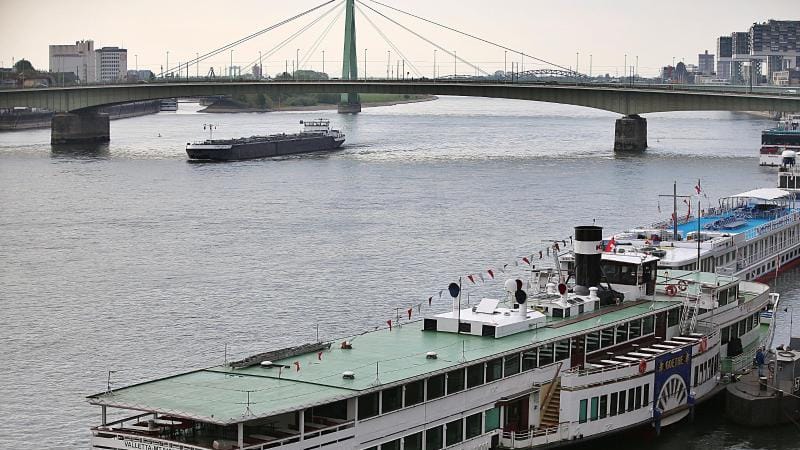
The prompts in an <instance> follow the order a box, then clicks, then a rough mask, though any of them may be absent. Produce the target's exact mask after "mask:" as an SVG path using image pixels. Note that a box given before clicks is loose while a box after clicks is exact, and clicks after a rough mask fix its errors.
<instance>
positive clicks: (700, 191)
mask: <svg viewBox="0 0 800 450" xmlns="http://www.w3.org/2000/svg"><path fill="white" fill-rule="evenodd" d="M694 191H695V192H697V195H698V196H700V194H702V193H703V188H701V187H700V180H697V186H695V187H694Z"/></svg>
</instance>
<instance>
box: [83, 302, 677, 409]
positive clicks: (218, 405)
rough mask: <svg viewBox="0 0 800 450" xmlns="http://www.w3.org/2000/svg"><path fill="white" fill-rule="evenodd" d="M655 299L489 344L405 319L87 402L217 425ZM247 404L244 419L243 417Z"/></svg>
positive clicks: (331, 397)
mask: <svg viewBox="0 0 800 450" xmlns="http://www.w3.org/2000/svg"><path fill="white" fill-rule="evenodd" d="M657 299H658V301H646V300H640V301H633V302H624V303H623V304H621V305H618V306H610V307H606V308H603V309H601V310H600V313H599V314H598V313H593V314H587V315H585V316H584V317H581V316H579V317H571V318H568V319H561V318H548V321H547V323H546V324H544V325H542V326H540V327H539V328H537V329H533V330H529V331H525V332H521V333H518V334H514V335H510V336H506V337H502V338H497V339H495V338H493V337H481V336H471V335H465V334H456V333H447V332H432V331H426V332H423V331H422V322H420V321H417V322H407V323H405V324H402V325H401V326H397V325H395V326H394V327H393V329H392V330H391V331H390V330H388V329H381V330H376V331H372V332H368V333H365V334H363V335H360V336H357V337H355V338H351V339H349V340H350V341H351V342H352V349H342V348H340V345H339V344H338V343H333V345H332V346H331V347H330V348H329V349H328V350H325V351H323V352H322V354H321V355H318V354H317V352H311V353H306V354H302V355H297V356H293V357H290V358H285V359H281V360H276V361H273V366H272V367H271V368H264V367H261V366H259V365H256V366H251V367H248V368H241V369H233V368H231V367H228V366H225V365H220V366H214V367H209V368H206V369H201V370H196V371H192V372H188V373H183V374H179V375H174V376H170V377H167V378H162V379H158V380H154V381H149V382H145V383H141V384H137V385H133V386H129V387H125V388H121V389H116V390H114V391H113V392H109V393H100V394H96V395H93V396H90V397H89V402H90V403H92V404H96V405H107V406H112V407H118V408H126V409H134V410H141V411H149V412H158V413H163V414H170V415H174V416H179V417H186V418H190V419H194V420H199V421H203V422H208V423H216V424H220V425H226V424H232V423H238V422H242V421H246V420H253V419H255V418H260V417H269V416H273V415H276V414H281V413H283V412H289V411H295V410H298V409H301V408H305V407H310V406H313V405H319V404H325V403H330V402H333V401H337V400H340V399H344V398H348V397H353V396H356V395H359V393H362V392H365V391H372V390H378V389H382V388H385V387H387V385H391V384H394V383H398V382H401V381H409V380H411V379H415V378H419V377H423V376H427V375H432V374H435V373H441V372H446V371H448V370H452V369H454V368H457V367H459V366H463V365H465V364H469V363H471V362H475V361H480V360H486V359H491V358H493V357H498V356H501V355H503V354H505V353H510V352H513V351H515V350H519V349H522V348H524V347H529V346H532V345H536V344H537V343H542V344H544V343H547V342H554V341H557V340H560V339H563V338H566V337H569V336H572V335H578V334H583V333H585V332H587V331H590V330H594V329H601V328H604V327H607V326H609V325H610V324H614V323H622V322H625V321H628V320H631V319H634V318H636V317H643V316H645V315H648V314H652V313H654V312H657V311H663V310H666V309H669V308H671V307H675V306H676V305H678V304H679V300H677V299H676V298H672V297H666V296H665V295H658V296H657ZM427 352H436V353H437V356H438V357H437V358H436V359H429V358H426V353H427ZM296 363H297V364H296ZM298 365H299V370H297V367H298ZM279 366H282V368H278V367H279ZM345 371H351V372H353V374H354V379H351V380H348V379H343V377H342V373H343V372H345ZM248 395H249V405H248ZM247 407H249V411H250V414H248V415H245V411H246V409H247Z"/></svg>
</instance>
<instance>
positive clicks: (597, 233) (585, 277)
mask: <svg viewBox="0 0 800 450" xmlns="http://www.w3.org/2000/svg"><path fill="white" fill-rule="evenodd" d="M602 245H603V227H597V226H593V225H590V226H580V227H575V288H574V289H573V292H575V293H576V294H578V295H589V288H590V287H597V286H599V285H600V258H601V256H600V255H601V253H602V250H601V249H602Z"/></svg>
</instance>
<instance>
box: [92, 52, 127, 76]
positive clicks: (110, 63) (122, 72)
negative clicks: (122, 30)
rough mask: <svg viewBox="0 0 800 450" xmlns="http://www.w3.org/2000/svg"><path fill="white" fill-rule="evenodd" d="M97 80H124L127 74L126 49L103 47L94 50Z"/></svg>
mask: <svg viewBox="0 0 800 450" xmlns="http://www.w3.org/2000/svg"><path fill="white" fill-rule="evenodd" d="M95 53H96V54H97V55H96V57H95V61H96V66H95V67H96V71H97V81H99V82H101V83H109V82H114V81H120V80H124V79H125V77H126V76H127V74H128V50H126V49H124V48H119V47H103V48H101V49H97V50H96V51H95Z"/></svg>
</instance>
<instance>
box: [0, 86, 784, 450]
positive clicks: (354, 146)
mask: <svg viewBox="0 0 800 450" xmlns="http://www.w3.org/2000/svg"><path fill="white" fill-rule="evenodd" d="M198 108H199V107H198V106H197V105H193V104H183V103H182V104H181V110H180V111H178V112H177V113H159V114H156V115H152V116H145V117H139V118H133V119H126V120H119V121H114V122H112V123H111V135H112V142H111V143H110V144H109V145H107V146H101V147H98V148H86V147H83V148H81V147H78V148H68V149H58V150H54V149H51V147H50V145H49V130H35V131H22V132H13V133H3V134H0V307H1V308H2V313H0V361H2V364H0V417H2V420H3V422H4V423H3V426H2V427H0V448H2V449H12V448H31V447H33V448H36V449H37V450H43V449H64V448H88V438H89V431H88V428H89V426H91V425H94V424H97V423H98V421H99V408H95V407H91V406H89V405H87V404H86V402H85V400H84V397H85V396H87V395H90V394H93V393H97V392H101V391H104V390H105V389H106V381H107V376H108V371H109V370H113V371H116V372H115V373H114V374H113V375H112V377H111V380H112V383H113V385H114V386H123V385H127V384H130V383H135V382H139V381H144V380H146V379H149V378H153V377H160V376H165V375H169V374H173V373H177V372H180V371H184V370H188V369H191V368H201V367H206V366H209V365H213V364H218V363H220V362H222V360H223V358H224V352H225V348H226V346H227V349H228V354H229V356H240V355H245V354H250V353H254V352H258V351H263V350H265V349H270V348H278V347H281V346H286V345H290V344H295V343H299V342H306V341H309V340H311V339H315V333H316V327H317V326H319V333H320V337H321V338H322V339H326V338H333V337H337V336H342V335H346V334H349V333H355V332H360V331H363V330H367V329H371V328H373V327H375V326H378V325H381V324H383V323H384V322H385V321H386V320H387V319H390V318H392V317H394V315H395V308H403V309H406V308H407V307H408V306H410V305H415V304H418V303H420V302H423V303H427V299H428V297H429V296H431V295H433V296H434V302H433V305H432V310H434V311H441V310H444V309H447V308H448V306H449V305H447V304H446V303H447V302H445V300H444V299H442V300H441V301H440V300H439V299H438V297H437V296H436V295H435V294H436V292H438V290H439V289H441V288H444V287H446V286H447V284H448V283H450V282H451V281H454V279H457V278H458V276H459V275H462V274H466V273H474V272H477V271H481V270H484V269H485V268H488V267H490V266H496V265H497V264H498V263H500V262H503V261H509V260H513V258H514V257H515V256H516V255H524V254H526V253H530V250H531V249H532V248H539V247H541V240H543V239H553V238H556V239H563V238H567V237H568V236H569V235H570V234H572V232H571V228H572V227H573V226H575V225H585V224H591V223H592V221H594V220H596V223H597V224H599V225H602V226H604V227H605V228H606V230H607V231H612V230H619V229H621V228H625V227H629V226H633V225H637V224H642V223H650V222H653V221H656V220H660V219H663V218H666V217H668V214H669V212H668V210H669V207H668V205H667V203H668V202H665V203H664V204H663V205H659V202H658V195H659V194H667V193H671V191H672V182H673V180H676V181H677V182H678V187H679V190H680V191H681V192H683V193H690V192H691V191H692V189H693V187H694V185H695V184H696V182H697V180H698V179H701V180H702V182H701V183H702V186H703V187H704V189H705V190H706V192H707V194H708V196H709V198H711V199H716V198H717V197H719V196H722V195H726V194H730V193H735V192H741V191H745V190H748V189H751V188H755V187H761V186H773V185H774V183H775V174H774V171H773V170H768V169H762V168H759V167H758V162H757V153H758V147H759V142H760V131H761V130H762V129H763V128H765V127H767V126H769V125H770V123H769V122H768V121H766V120H763V119H758V118H753V117H751V116H748V115H744V114H736V113H727V112H719V113H717V112H714V113H708V112H703V113H670V114H650V115H648V116H647V119H648V122H649V142H650V146H651V148H649V149H648V150H647V151H646V152H645V153H643V154H641V155H632V156H616V155H614V153H613V150H612V147H613V134H614V119H616V117H617V116H616V115H614V114H610V113H606V112H601V111H594V110H590V109H583V108H578V107H570V106H562V105H552V104H544V103H533V102H525V101H511V100H488V99H469V98H441V99H439V100H437V101H432V102H425V103H416V104H407V105H396V106H392V107H380V108H372V109H365V111H364V112H363V113H362V114H359V115H357V116H338V115H336V114H335V112H332V111H321V112H313V113H309V112H282V113H267V114H229V115H207V114H201V113H197V112H196V111H197V109H198ZM316 117H329V118H331V120H332V121H333V122H334V123H335V124H336V125H338V126H339V127H340V128H341V129H343V130H344V131H345V133H347V143H346V147H345V148H344V149H343V150H342V151H339V152H336V153H331V154H325V155H306V156H299V157H288V158H279V159H270V160H257V161H247V162H234V163H226V164H196V163H195V164H192V163H188V162H187V161H186V156H185V153H184V150H183V148H184V145H185V143H186V142H187V141H190V140H196V139H200V138H202V137H204V136H205V135H204V134H203V133H204V132H203V124H204V123H214V124H216V125H217V126H218V128H217V130H216V132H215V135H216V136H230V137H233V136H244V135H251V134H261V133H268V132H281V131H288V130H294V129H295V128H296V127H297V126H298V121H299V120H301V119H308V118H316ZM659 206H663V208H662V210H663V213H659ZM784 280H785V281H784ZM489 288H490V289H495V290H496V291H497V290H499V289H500V288H501V284H500V283H497V285H496V286H489V287H487V289H489ZM779 289H780V290H781V291H782V292H784V301H785V302H787V304H791V303H792V302H794V303H795V304H797V303H800V300H798V298H800V275H798V273H797V272H790V273H788V274H787V276H784V277H782V278H780V279H779ZM426 308H427V306H426ZM426 308H424V310H423V312H425V309H426ZM796 309H797V310H798V313H800V308H796ZM778 320H779V324H781V329H780V330H779V333H778V338H779V339H785V338H786V336H788V333H789V332H788V329H787V325H786V323H787V321H788V319H787V318H786V317H779V319H778ZM795 321H798V323H800V317H796V318H795ZM720 414H721V411H719V408H712V407H709V408H705V409H704V414H703V417H702V418H701V419H699V420H698V421H697V422H695V424H692V425H684V426H681V427H679V428H678V429H677V430H676V431H674V432H673V431H671V430H670V432H669V433H667V435H666V436H663V437H662V438H660V439H658V440H656V441H654V442H648V445H649V446H651V447H652V448H659V449H678V448H680V449H687V448H702V449H704V450H705V449H711V448H738V449H761V448H769V449H779V448H797V442H798V441H797V438H798V431H797V429H795V428H780V429H778V430H774V431H752V430H741V429H739V428H737V427H734V426H731V425H728V424H727V423H725V421H724V420H723V419H721V418H720Z"/></svg>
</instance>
